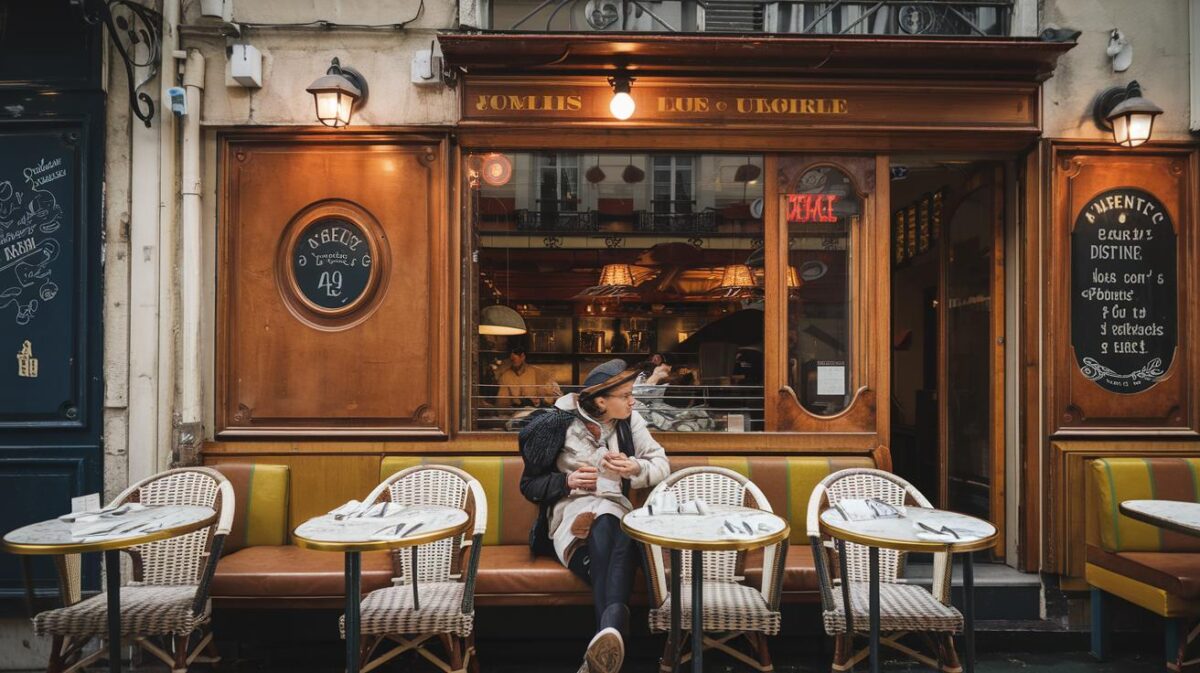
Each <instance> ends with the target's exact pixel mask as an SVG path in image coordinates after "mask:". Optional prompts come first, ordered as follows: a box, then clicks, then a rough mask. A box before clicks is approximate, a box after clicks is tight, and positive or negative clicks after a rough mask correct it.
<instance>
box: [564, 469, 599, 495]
mask: <svg viewBox="0 0 1200 673" xmlns="http://www.w3.org/2000/svg"><path fill="white" fill-rule="evenodd" d="M597 475H598V472H597V470H596V468H594V467H592V466H591V465H584V466H583V467H581V468H579V469H578V470H575V471H574V472H572V473H570V474H568V475H567V488H571V489H575V488H578V489H580V490H583V491H594V490H596V477H597Z"/></svg>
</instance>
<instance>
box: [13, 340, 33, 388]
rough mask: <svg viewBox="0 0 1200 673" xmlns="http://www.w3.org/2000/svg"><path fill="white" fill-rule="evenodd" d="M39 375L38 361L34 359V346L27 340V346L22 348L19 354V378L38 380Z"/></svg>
mask: <svg viewBox="0 0 1200 673" xmlns="http://www.w3.org/2000/svg"><path fill="white" fill-rule="evenodd" d="M37 375H38V361H37V358H35V357H33V345H32V344H30V343H29V340H28V339H26V340H25V344H24V345H23V346H21V352H20V353H17V376H19V377H21V378H23V379H36V378H37Z"/></svg>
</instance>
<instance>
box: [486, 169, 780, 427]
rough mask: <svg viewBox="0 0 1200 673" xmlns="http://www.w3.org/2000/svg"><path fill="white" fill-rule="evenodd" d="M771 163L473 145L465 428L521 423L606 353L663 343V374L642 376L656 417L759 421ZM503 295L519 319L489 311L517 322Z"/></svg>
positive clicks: (643, 351)
mask: <svg viewBox="0 0 1200 673" xmlns="http://www.w3.org/2000/svg"><path fill="white" fill-rule="evenodd" d="M762 165H763V164H762V157H761V156H759V155H750V156H747V155H744V154H743V155H725V154H697V153H645V152H641V153H639V152H633V153H629V152H599V153H597V152H590V151H581V152H561V151H559V152H486V153H483V152H481V153H473V154H469V155H468V156H467V161H466V170H465V171H464V177H465V181H466V184H465V185H464V193H465V194H467V195H468V197H469V198H468V199H467V203H466V208H467V212H466V223H467V227H468V229H467V236H466V238H465V240H466V242H467V243H466V244H467V246H468V248H469V249H468V250H467V251H466V252H467V254H468V255H469V259H470V260H471V261H472V262H473V263H472V264H469V265H468V268H467V272H466V273H467V276H466V278H465V279H464V280H465V282H464V287H465V288H466V294H467V296H466V297H465V299H466V302H465V305H466V306H468V307H469V309H468V316H469V317H470V323H469V325H465V327H468V328H469V330H470V331H469V333H468V334H469V337H467V339H466V340H465V343H466V344H467V345H468V346H469V352H468V353H466V354H465V357H466V364H467V366H466V367H465V371H466V378H467V380H466V381H465V384H466V385H465V388H464V390H466V391H469V394H467V395H464V396H463V397H464V399H463V411H464V413H463V419H464V426H465V429H468V430H479V431H505V430H507V431H513V430H517V429H519V428H520V427H521V425H522V423H523V422H524V420H525V419H526V418H528V416H529V415H530V414H532V413H534V412H535V411H536V410H537V409H538V408H539V407H544V406H546V405H550V404H553V402H554V400H555V399H556V398H557V397H558V396H559V395H561V394H566V393H570V392H575V391H577V390H579V388H580V384H581V382H582V381H583V380H584V378H586V377H587V374H588V372H589V371H591V369H592V368H593V367H595V366H596V365H597V364H600V363H602V362H605V361H606V360H609V359H611V358H622V359H624V360H625V361H626V362H628V363H629V364H630V365H637V364H642V363H646V362H650V361H651V360H654V361H657V360H658V359H660V358H661V360H662V361H664V362H665V363H666V364H667V365H668V366H669V371H667V372H665V374H666V377H665V378H663V379H661V380H658V381H657V382H656V383H655V384H649V383H646V384H644V385H639V386H638V387H637V388H636V389H635V396H636V398H637V400H638V408H639V411H640V413H641V415H642V417H643V418H645V419H646V421H647V423H648V424H649V425H650V427H651V429H652V430H655V431H661V432H738V431H758V430H762V429H763V366H764V363H763V301H764V295H763V285H764V283H763V275H764V269H763V254H762V252H763V250H762V247H763V220H762V215H763V198H762V197H763V172H762ZM493 307H503V308H493ZM507 309H512V311H515V312H516V313H517V314H519V316H520V320H521V321H523V323H524V326H525V330H526V331H525V332H524V333H523V334H496V333H495V332H503V331H514V330H511V329H510V330H505V329H503V325H499V326H498V325H493V323H495V322H501V323H505V322H506V321H507V322H511V321H512V319H513V318H514V317H515V316H513V315H512V313H510V312H508V311H507ZM498 316H499V317H498ZM504 316H507V318H506V317H504ZM481 323H484V324H483V325H481ZM506 324H507V323H506Z"/></svg>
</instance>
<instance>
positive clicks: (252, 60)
mask: <svg viewBox="0 0 1200 673" xmlns="http://www.w3.org/2000/svg"><path fill="white" fill-rule="evenodd" d="M229 76H230V77H232V78H233V81H235V82H237V83H238V84H239V85H241V86H244V87H246V88H251V89H257V88H259V87H261V86H262V54H261V53H259V51H258V49H256V48H255V47H254V46H252V45H249V44H235V45H233V46H232V48H231V51H230V54H229Z"/></svg>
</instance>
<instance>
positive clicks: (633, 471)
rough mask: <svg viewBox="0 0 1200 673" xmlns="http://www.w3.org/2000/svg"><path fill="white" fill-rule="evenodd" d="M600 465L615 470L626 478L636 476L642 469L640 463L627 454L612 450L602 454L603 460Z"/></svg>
mask: <svg viewBox="0 0 1200 673" xmlns="http://www.w3.org/2000/svg"><path fill="white" fill-rule="evenodd" d="M601 467H603V468H604V469H606V470H609V471H612V472H616V473H617V474H619V475H621V476H622V477H624V478H626V479H631V478H633V477H636V476H637V475H638V474H640V473H641V471H642V464H641V463H639V462H637V461H636V460H634V459H632V458H630V457H629V456H627V455H625V454H623V453H621V452H619V451H612V452H609V453H606V454H605V455H604V460H603V461H602V463H601Z"/></svg>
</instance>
